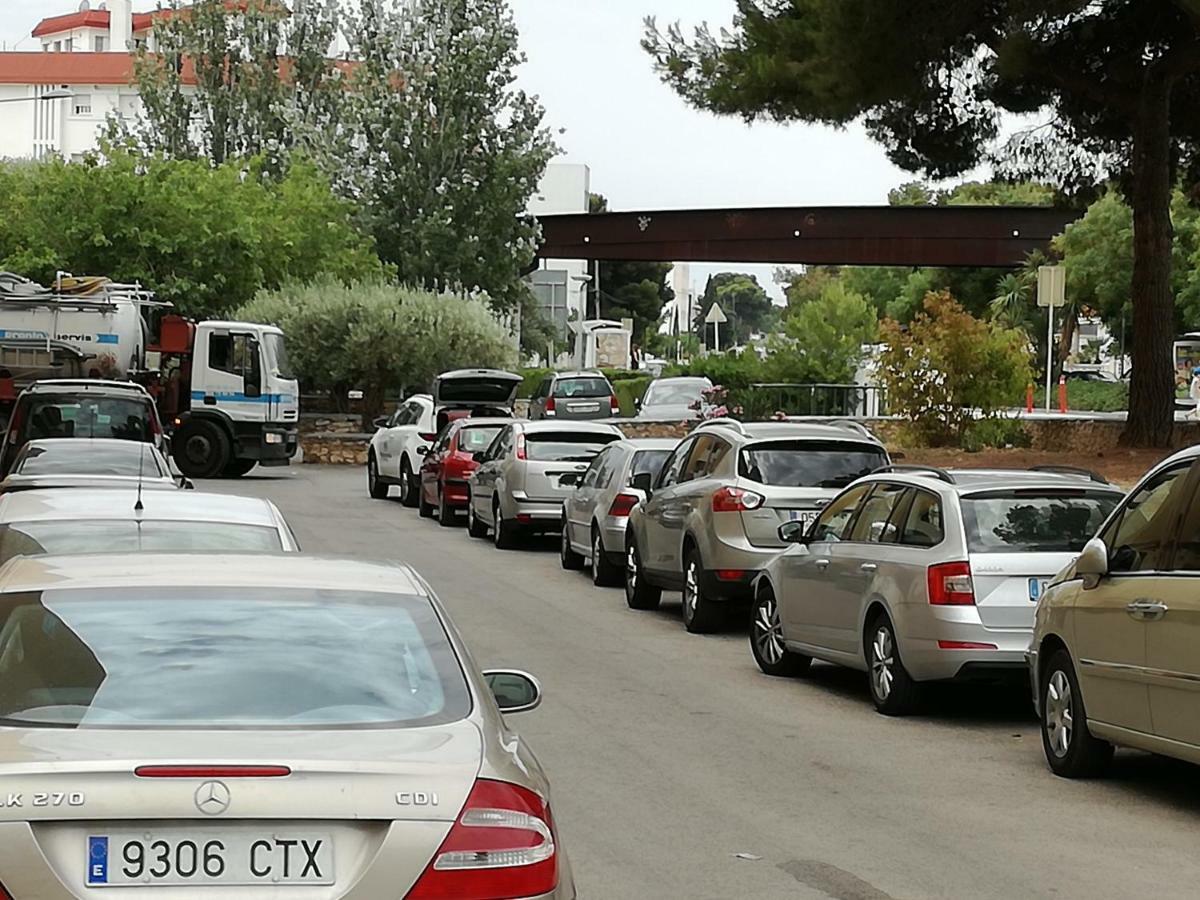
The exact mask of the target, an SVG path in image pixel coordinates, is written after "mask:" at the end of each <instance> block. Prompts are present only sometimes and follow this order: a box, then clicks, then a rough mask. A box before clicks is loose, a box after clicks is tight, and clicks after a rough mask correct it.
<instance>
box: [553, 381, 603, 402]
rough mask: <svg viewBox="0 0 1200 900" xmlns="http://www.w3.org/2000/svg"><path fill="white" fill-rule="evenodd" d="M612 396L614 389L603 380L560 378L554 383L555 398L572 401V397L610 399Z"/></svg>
mask: <svg viewBox="0 0 1200 900" xmlns="http://www.w3.org/2000/svg"><path fill="white" fill-rule="evenodd" d="M611 395H612V387H611V386H610V385H609V383H608V381H607V380H605V379H603V378H560V379H559V380H558V381H556V382H554V396H555V397H560V398H565V399H568V400H569V399H570V398H572V397H608V396H611Z"/></svg>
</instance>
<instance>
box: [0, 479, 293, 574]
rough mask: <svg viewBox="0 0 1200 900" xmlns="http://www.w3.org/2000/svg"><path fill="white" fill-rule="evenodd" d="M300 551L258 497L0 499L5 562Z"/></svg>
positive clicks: (79, 493) (57, 495) (107, 492)
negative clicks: (143, 553)
mask: <svg viewBox="0 0 1200 900" xmlns="http://www.w3.org/2000/svg"><path fill="white" fill-rule="evenodd" d="M299 549H300V545H299V543H298V542H297V541H296V538H295V536H294V535H293V534H292V530H291V528H289V527H288V524H287V522H286V520H285V519H284V518H283V515H282V514H281V513H280V512H279V510H278V509H277V508H276V507H275V504H274V503H272V502H271V501H270V500H263V499H261V498H259V497H237V496H233V495H230V494H209V493H206V492H201V491H148V492H139V491H138V490H137V489H136V488H100V489H91V488H75V489H73V490H69V491H63V490H57V489H51V490H30V491H18V492H16V493H12V494H2V495H0V563H2V562H5V561H7V560H9V559H12V558H13V557H14V556H40V555H43V554H60V553H93V552H100V553H122V552H128V551H131V550H169V551H173V552H180V553H181V552H184V551H203V552H210V553H235V552H238V551H255V552H279V551H288V552H294V551H297V550H299Z"/></svg>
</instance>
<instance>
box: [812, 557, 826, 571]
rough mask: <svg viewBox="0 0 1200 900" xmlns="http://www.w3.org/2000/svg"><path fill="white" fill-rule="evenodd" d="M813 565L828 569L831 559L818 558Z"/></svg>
mask: <svg viewBox="0 0 1200 900" xmlns="http://www.w3.org/2000/svg"><path fill="white" fill-rule="evenodd" d="M813 565H814V566H816V567H817V568H818V569H828V568H829V560H827V559H818V560H817V561H816V562H814V563H813Z"/></svg>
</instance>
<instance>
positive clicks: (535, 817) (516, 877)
mask: <svg viewBox="0 0 1200 900" xmlns="http://www.w3.org/2000/svg"><path fill="white" fill-rule="evenodd" d="M556 887H558V848H557V847H556V846H555V842H554V824H553V821H552V820H551V818H550V808H549V807H548V806H547V805H546V802H545V801H544V800H543V799H542V798H541V797H539V796H538V795H537V794H535V793H534V792H533V791H531V790H528V789H526V788H523V787H519V786H517V785H515V784H509V783H507V782H504V781H492V780H490V779H484V778H480V779H479V780H478V781H476V782H475V787H474V788H472V790H471V795H470V796H469V797H468V798H467V803H466V805H465V806H464V807H463V810H462V812H461V813H459V816H458V819H457V820H456V821H455V823H454V825H453V826H451V828H450V833H449V834H448V835H446V839H445V840H444V841H442V846H441V847H439V848H438V851H437V854H436V855H435V856H434V858H433V861H432V862H431V863H430V864H429V865H428V866H427V867H426V869H425V871H424V872H423V873H422V874H421V877H420V879H419V880H418V881H417V883H416V884H415V885H413V889H412V890H411V891H409V892H408V896H407V900H442V898H456V900H506V898H512V897H540V896H541V895H542V894H549V893H550V892H551V891H553V890H554V889H555V888H556Z"/></svg>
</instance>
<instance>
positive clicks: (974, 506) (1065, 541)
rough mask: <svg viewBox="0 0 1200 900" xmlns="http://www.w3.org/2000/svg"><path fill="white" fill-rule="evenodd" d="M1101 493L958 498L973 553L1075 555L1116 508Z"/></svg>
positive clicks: (1111, 495) (1114, 500) (994, 494)
mask: <svg viewBox="0 0 1200 900" xmlns="http://www.w3.org/2000/svg"><path fill="white" fill-rule="evenodd" d="M1120 500H1121V498H1120V496H1119V495H1117V494H1114V493H1109V492H1101V491H1044V490H1043V491H1031V492H1025V491H1020V492H1015V491H1006V492H989V493H987V494H973V495H970V496H966V497H963V498H962V511H963V522H964V524H965V525H966V529H967V546H968V547H969V548H970V550H971V552H972V553H1037V552H1045V553H1057V552H1062V553H1066V552H1071V553H1077V552H1079V551H1080V550H1082V549H1083V545H1084V544H1086V543H1087V542H1088V541H1089V540H1091V538H1092V537H1093V536H1095V534H1096V532H1097V531H1098V530H1099V529H1100V526H1101V525H1102V524H1103V523H1104V520H1105V519H1107V518H1108V514H1109V513H1111V512H1112V511H1113V509H1115V508H1116V505H1117V504H1118V503H1119V502H1120Z"/></svg>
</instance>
